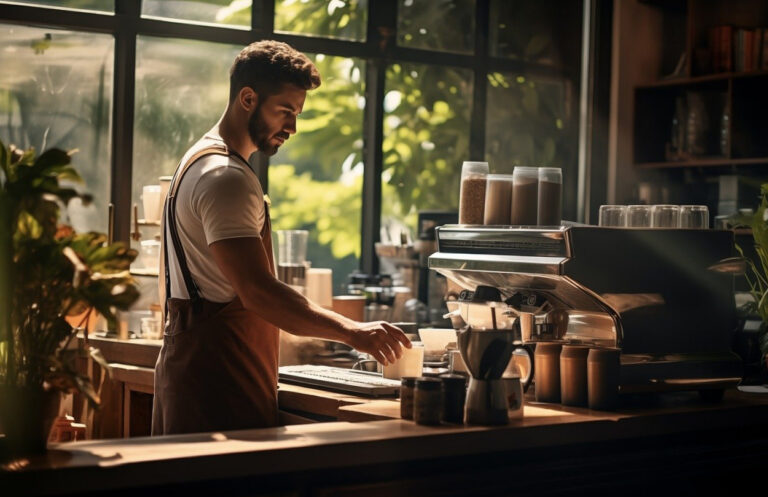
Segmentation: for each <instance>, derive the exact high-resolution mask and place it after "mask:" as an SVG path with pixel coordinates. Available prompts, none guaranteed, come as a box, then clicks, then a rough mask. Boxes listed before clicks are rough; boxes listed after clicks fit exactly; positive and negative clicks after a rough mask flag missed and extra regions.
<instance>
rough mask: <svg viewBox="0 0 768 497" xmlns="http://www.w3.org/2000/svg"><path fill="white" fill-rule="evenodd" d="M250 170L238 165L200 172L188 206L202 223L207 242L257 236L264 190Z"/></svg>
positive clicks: (261, 223)
mask: <svg viewBox="0 0 768 497" xmlns="http://www.w3.org/2000/svg"><path fill="white" fill-rule="evenodd" d="M248 174H252V173H251V172H250V171H245V170H243V169H241V168H239V167H232V166H227V167H218V168H214V169H212V170H209V171H206V172H204V173H203V174H202V175H201V176H200V179H199V181H198V182H197V185H196V186H195V190H194V193H193V194H192V209H193V211H194V212H195V213H196V214H197V215H198V216H199V218H200V222H201V223H202V225H203V231H204V233H205V240H206V242H207V243H208V245H210V244H212V243H214V242H216V241H219V240H224V239H227V238H240V237H255V238H261V228H262V226H263V225H264V217H265V210H264V194H263V192H262V191H261V188H259V187H258V183H257V180H255V178H249V177H248V176H247V175H248Z"/></svg>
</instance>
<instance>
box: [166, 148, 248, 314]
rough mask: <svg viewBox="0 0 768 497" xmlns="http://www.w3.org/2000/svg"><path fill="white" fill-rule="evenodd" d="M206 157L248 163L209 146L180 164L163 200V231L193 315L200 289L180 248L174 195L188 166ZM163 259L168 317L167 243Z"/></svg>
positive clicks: (169, 276)
mask: <svg viewBox="0 0 768 497" xmlns="http://www.w3.org/2000/svg"><path fill="white" fill-rule="evenodd" d="M208 155H221V156H224V157H236V158H238V159H239V160H241V161H243V162H244V163H245V164H248V161H246V160H245V159H243V158H242V156H241V155H240V154H238V153H237V152H234V151H232V150H229V149H228V148H227V147H226V146H225V145H211V146H208V147H205V148H204V149H202V150H200V151H198V152H196V153H195V154H194V155H192V157H190V158H189V159H188V160H187V162H186V163H184V164H180V165H179V168H178V169H177V170H176V174H174V176H173V179H172V180H171V184H170V186H169V188H168V197H167V198H166V199H165V206H164V211H165V212H164V214H165V216H163V218H164V220H163V230H165V228H166V225H167V228H168V232H169V234H170V236H171V240H173V249H174V252H175V254H176V259H177V260H178V261H179V268H180V269H181V275H182V277H183V278H184V285H185V286H186V288H187V293H188V294H189V300H190V303H191V304H192V309H193V311H194V312H195V313H198V312H199V311H200V309H201V305H202V303H201V297H200V287H198V286H197V283H195V280H194V279H193V278H192V273H190V271H189V266H188V265H187V258H186V256H185V255H184V249H183V248H182V246H181V239H180V238H179V233H178V229H177V226H176V194H177V192H178V189H179V184H180V183H181V180H182V179H183V177H184V174H186V172H187V171H188V170H189V168H190V166H192V164H194V163H195V162H197V161H198V160H199V159H201V158H203V157H206V156H208ZM249 167H250V165H249ZM163 257H164V259H165V289H166V290H165V314H166V315H168V299H170V298H171V272H170V267H169V265H168V244H167V243H165V244H164V245H163Z"/></svg>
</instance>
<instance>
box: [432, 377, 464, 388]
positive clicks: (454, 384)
mask: <svg viewBox="0 0 768 497" xmlns="http://www.w3.org/2000/svg"><path fill="white" fill-rule="evenodd" d="M438 378H440V381H442V382H443V386H444V387H446V388H464V387H465V386H466V385H467V378H466V376H462V375H460V374H450V373H446V374H441V375H440V376H439V377H438Z"/></svg>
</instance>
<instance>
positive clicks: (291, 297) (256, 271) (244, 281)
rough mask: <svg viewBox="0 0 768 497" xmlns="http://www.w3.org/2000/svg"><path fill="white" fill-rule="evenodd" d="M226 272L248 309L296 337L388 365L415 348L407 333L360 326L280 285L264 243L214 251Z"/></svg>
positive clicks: (215, 246)
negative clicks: (327, 342)
mask: <svg viewBox="0 0 768 497" xmlns="http://www.w3.org/2000/svg"><path fill="white" fill-rule="evenodd" d="M210 248H211V253H212V254H213V258H214V260H215V261H216V264H217V265H218V266H219V269H221V272H222V273H223V274H224V276H225V277H226V278H227V280H228V281H229V283H230V284H231V285H232V288H234V290H235V293H237V295H238V297H240V300H241V301H242V303H243V306H244V307H245V308H246V309H249V310H251V311H253V312H255V313H257V314H258V315H259V316H261V317H262V318H264V319H266V320H267V321H269V322H270V323H272V324H274V325H275V326H278V327H280V328H281V329H283V330H285V331H288V332H290V333H292V334H294V335H301V336H311V337H317V338H323V339H325V340H333V341H337V342H342V343H345V344H347V345H349V346H350V347H352V348H354V349H356V350H359V351H361V352H366V353H368V354H371V355H372V356H373V357H374V358H376V360H377V361H379V362H381V363H382V364H387V363H390V362H394V361H395V360H396V359H397V358H399V357H400V356H401V355H402V350H401V345H402V346H405V347H409V348H410V346H411V343H410V341H409V340H408V338H407V337H406V336H405V333H403V331H402V330H400V329H399V328H397V327H396V326H392V325H391V324H389V323H386V322H384V321H376V322H372V323H359V322H357V321H353V320H351V319H348V318H346V317H344V316H342V315H340V314H336V313H335V312H332V311H329V310H327V309H324V308H322V307H320V306H318V305H317V304H315V303H313V302H311V301H310V300H308V299H307V298H306V297H304V296H303V295H302V294H300V293H299V292H297V291H295V290H294V289H292V288H291V287H289V286H288V285H286V284H284V283H283V282H281V281H279V280H278V279H277V278H276V277H275V276H274V275H273V274H272V273H271V271H270V269H269V267H270V266H269V258H268V256H267V253H266V251H265V250H264V246H263V245H262V242H261V240H260V239H258V238H255V237H243V238H228V239H224V240H219V241H216V242H214V243H212V244H211V245H210Z"/></svg>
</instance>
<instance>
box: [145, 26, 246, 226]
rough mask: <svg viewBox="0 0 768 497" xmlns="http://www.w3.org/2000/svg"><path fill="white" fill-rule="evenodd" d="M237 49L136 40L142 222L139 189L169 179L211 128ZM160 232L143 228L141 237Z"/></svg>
mask: <svg viewBox="0 0 768 497" xmlns="http://www.w3.org/2000/svg"><path fill="white" fill-rule="evenodd" d="M241 49H242V47H240V46H235V45H225V44H219V43H209V42H202V41H192V40H178V39H167V38H151V37H148V36H139V37H138V39H137V43H136V114H135V121H134V138H133V194H132V200H133V202H134V203H135V204H138V206H139V217H140V218H144V217H145V215H144V210H143V205H142V200H141V194H142V190H143V187H144V185H157V184H159V181H158V178H159V176H165V175H172V174H173V173H174V171H175V170H176V166H177V165H178V162H179V161H180V160H181V157H182V156H183V155H184V152H186V151H187V149H188V148H189V147H190V146H191V145H192V144H193V143H195V142H196V141H197V140H198V139H200V137H202V136H203V134H205V132H206V131H208V130H209V129H211V128H212V127H213V125H214V124H216V122H217V121H218V119H219V117H220V116H221V114H222V113H223V111H224V108H225V107H226V106H227V101H228V99H229V67H230V65H231V64H232V61H234V60H235V56H236V55H237V54H238V53H239V52H240V50H241ZM156 233H159V230H158V229H157V228H153V227H142V235H144V238H151V237H152V236H153V235H155V234H156Z"/></svg>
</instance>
